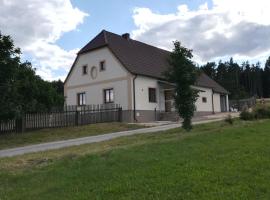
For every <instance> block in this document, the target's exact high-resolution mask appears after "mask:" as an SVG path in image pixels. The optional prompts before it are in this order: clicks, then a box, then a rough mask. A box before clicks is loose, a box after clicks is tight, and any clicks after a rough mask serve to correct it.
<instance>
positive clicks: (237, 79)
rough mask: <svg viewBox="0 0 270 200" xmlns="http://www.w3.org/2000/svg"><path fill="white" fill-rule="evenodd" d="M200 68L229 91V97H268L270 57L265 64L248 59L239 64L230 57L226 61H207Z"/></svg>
mask: <svg viewBox="0 0 270 200" xmlns="http://www.w3.org/2000/svg"><path fill="white" fill-rule="evenodd" d="M201 69H202V70H203V71H204V72H205V73H206V74H207V75H208V76H210V77H211V78H212V79H214V80H215V81H216V82H218V83H219V84H220V85H222V86H223V87H224V88H226V89H227V90H228V91H229V92H230V95H229V98H230V99H243V98H248V97H252V96H255V97H257V98H269V97H270V57H269V58H268V59H267V60H266V62H265V66H261V63H259V62H258V63H256V64H250V63H249V62H248V61H246V62H243V63H242V64H240V65H239V64H238V63H236V62H235V61H234V60H233V58H231V59H230V60H229V61H226V62H222V61H219V62H218V63H215V62H208V63H207V64H205V65H203V66H201Z"/></svg>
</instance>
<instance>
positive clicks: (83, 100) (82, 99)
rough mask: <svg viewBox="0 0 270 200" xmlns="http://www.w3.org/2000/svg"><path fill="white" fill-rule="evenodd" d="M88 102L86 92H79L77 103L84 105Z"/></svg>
mask: <svg viewBox="0 0 270 200" xmlns="http://www.w3.org/2000/svg"><path fill="white" fill-rule="evenodd" d="M85 104H86V98H85V92H82V93H78V94H77V105H78V106H83V105H85Z"/></svg>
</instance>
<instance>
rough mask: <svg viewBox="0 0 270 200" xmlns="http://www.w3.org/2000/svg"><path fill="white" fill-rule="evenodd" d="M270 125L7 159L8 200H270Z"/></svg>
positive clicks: (207, 129)
mask: <svg viewBox="0 0 270 200" xmlns="http://www.w3.org/2000/svg"><path fill="white" fill-rule="evenodd" d="M269 144H270V120H265V121H254V122H243V121H238V120H237V121H236V122H235V123H234V125H232V126H231V125H228V124H225V123H224V122H216V123H211V124H204V125H198V126H196V127H195V128H194V130H193V131H192V132H190V133H186V132H185V131H183V130H182V129H174V130H170V131H166V132H160V133H153V134H145V135H137V136H130V137H122V138H118V139H115V140H111V141H107V142H103V143H98V144H88V145H82V146H78V147H71V148H66V149H62V150H53V151H49V152H43V153H35V154H29V155H24V156H18V157H14V158H5V159H0V199H1V200H6V199H8V200H12V199H16V200H18V199H23V200H25V199H35V200H40V199H44V200H47V199H50V200H54V199H55V200H56V199H57V200H58V199H66V200H71V199H72V200H76V199H106V200H107V199H116V200H119V199H135V200H137V199H140V200H141V199H199V200H204V199H205V200H209V199H228V200H231V199H252V200H253V199H270V181H269V180H270V145H269Z"/></svg>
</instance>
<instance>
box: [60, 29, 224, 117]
mask: <svg viewBox="0 0 270 200" xmlns="http://www.w3.org/2000/svg"><path fill="white" fill-rule="evenodd" d="M169 53H170V52H168V51H165V50H162V49H159V48H156V47H153V46H150V45H147V44H145V43H142V42H139V41H136V40H132V39H131V38H129V35H128V34H124V35H122V36H121V35H117V34H114V33H111V32H108V31H105V30H103V31H102V32H101V33H100V34H98V35H97V36H96V37H95V38H94V39H93V40H91V41H90V42H89V43H88V44H87V45H86V46H85V47H83V48H82V49H81V50H80V51H79V52H78V55H77V57H76V59H75V61H74V63H73V65H72V67H71V69H70V72H69V74H68V76H67V78H66V80H65V83H64V95H65V99H66V104H67V105H79V106H83V105H89V104H108V105H109V104H112V103H116V104H120V105H121V106H122V110H123V117H122V118H123V120H124V121H127V122H134V121H137V122H146V121H154V120H159V119H160V118H159V115H157V114H159V113H173V112H174V105H173V92H174V85H173V84H172V83H169V82H167V81H166V79H165V78H164V76H163V73H164V71H166V69H168V63H167V59H168V56H169ZM192 87H194V88H196V89H198V90H199V91H200V92H199V98H198V100H197V102H196V108H197V110H196V114H197V115H199V114H210V113H216V112H227V111H228V107H229V106H228V91H226V90H225V89H224V88H223V87H221V86H220V85H218V84H217V83H216V82H215V81H213V80H212V79H210V78H209V77H208V76H207V75H205V74H204V73H202V74H201V75H200V76H199V78H198V80H197V83H196V85H194V86H192Z"/></svg>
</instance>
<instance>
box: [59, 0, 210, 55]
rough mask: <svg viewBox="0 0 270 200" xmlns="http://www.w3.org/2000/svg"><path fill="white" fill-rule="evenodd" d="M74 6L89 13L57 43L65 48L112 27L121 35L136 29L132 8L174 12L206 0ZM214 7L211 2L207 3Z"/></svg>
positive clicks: (122, 0) (125, 0) (80, 2)
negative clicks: (179, 6)
mask: <svg viewBox="0 0 270 200" xmlns="http://www.w3.org/2000/svg"><path fill="white" fill-rule="evenodd" d="M71 2H72V4H73V5H74V6H75V7H78V8H80V9H81V10H82V11H84V12H86V13H89V16H88V17H86V18H85V20H84V23H83V24H81V25H79V26H78V27H77V29H78V30H74V31H71V32H69V33H65V34H64V35H63V36H62V37H61V38H60V39H59V40H58V41H57V44H58V45H59V46H61V47H63V48H65V49H66V50H71V49H74V48H78V47H82V46H83V45H85V44H86V43H87V42H88V41H89V40H91V39H92V38H93V37H95V35H97V34H98V33H99V32H100V31H101V30H103V29H105V30H109V31H111V32H114V33H118V34H122V33H126V32H131V31H132V30H134V29H135V28H136V27H135V24H134V22H133V19H132V15H133V10H134V8H136V7H146V8H150V9H151V10H153V11H154V12H157V13H160V14H166V13H174V12H176V11H177V6H178V5H180V4H187V5H188V6H189V8H190V9H197V8H198V6H199V5H200V4H202V3H205V2H208V1H204V0H192V1H190V0H170V1H166V0H148V1H145V0H114V1H108V0H99V1H91V3H89V2H90V1H85V0H72V1H71ZM208 3H209V5H210V6H211V2H208Z"/></svg>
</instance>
